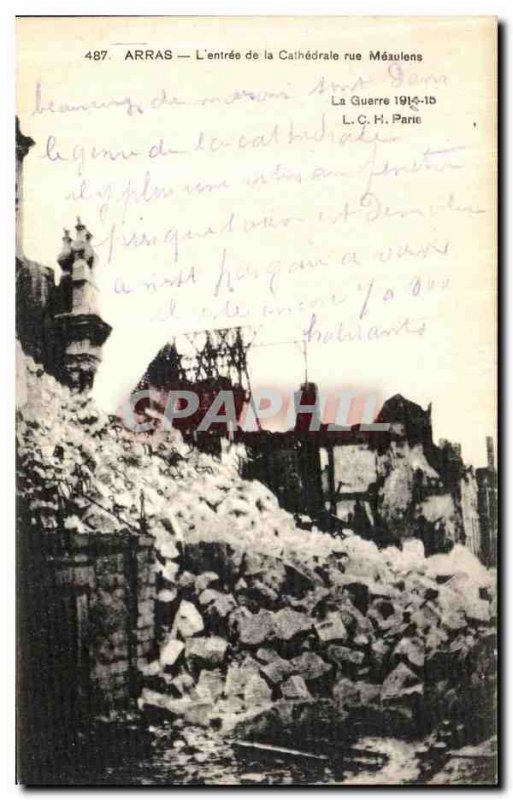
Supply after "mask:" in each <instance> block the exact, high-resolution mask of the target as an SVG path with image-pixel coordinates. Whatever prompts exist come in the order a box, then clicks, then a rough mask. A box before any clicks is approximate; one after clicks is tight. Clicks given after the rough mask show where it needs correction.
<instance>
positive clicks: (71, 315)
mask: <svg viewBox="0 0 513 800" xmlns="http://www.w3.org/2000/svg"><path fill="white" fill-rule="evenodd" d="M33 144H34V142H33V140H32V139H30V138H29V137H27V136H24V135H23V134H22V133H21V131H20V127H19V123H18V120H16V334H17V337H18V339H19V341H20V344H21V346H22V348H23V350H24V351H25V353H27V355H30V356H32V357H33V358H34V360H35V361H37V362H38V363H40V364H42V366H43V367H44V369H45V370H46V372H48V373H50V374H51V375H53V376H54V377H55V378H57V380H59V381H60V382H61V383H64V384H66V385H68V386H69V387H70V388H71V389H72V390H73V391H78V392H82V391H87V390H89V389H91V387H92V385H93V381H94V376H95V374H96V371H97V369H98V365H99V363H100V360H101V348H102V345H103V344H104V343H105V341H106V340H107V338H108V336H109V335H110V332H111V327H110V325H108V324H107V323H106V322H104V320H102V318H101V317H100V314H99V311H98V288H97V286H96V282H95V268H96V264H97V255H96V253H95V252H94V250H93V247H92V234H91V233H90V232H89V231H88V230H87V228H86V226H85V225H84V224H83V223H82V222H81V220H80V219H78V220H77V224H76V226H75V236H74V237H73V238H72V237H71V236H70V234H69V231H68V230H65V231H64V238H63V247H62V251H61V253H60V255H59V256H58V258H57V261H58V264H59V266H60V267H61V270H62V272H61V277H60V280H59V281H58V283H56V281H55V274H54V270H53V269H51V268H50V267H47V266H44V265H42V264H39V263H37V262H35V261H30V260H29V259H27V258H26V257H25V255H24V252H23V161H24V159H25V157H26V155H27V154H28V152H29V150H30V148H31V147H32V146H33Z"/></svg>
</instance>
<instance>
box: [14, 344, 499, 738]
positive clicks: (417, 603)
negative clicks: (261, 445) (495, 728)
mask: <svg viewBox="0 0 513 800" xmlns="http://www.w3.org/2000/svg"><path fill="white" fill-rule="evenodd" d="M25 365H26V373H27V378H26V381H25V385H26V392H25V396H24V401H25V402H24V405H23V406H22V407H21V408H20V409H19V410H18V430H17V436H18V459H19V463H18V470H19V480H20V487H21V489H22V492H23V498H24V504H25V506H26V511H27V514H28V516H29V519H30V522H31V523H32V524H33V525H34V526H36V527H37V529H38V530H40V531H41V534H42V535H45V534H51V533H52V532H55V531H56V530H58V529H60V528H61V527H64V528H65V529H67V530H70V531H77V532H79V533H87V531H89V530H91V529H94V530H96V531H104V532H106V533H109V532H120V533H121V532H126V531H130V530H132V531H136V532H138V531H140V530H141V527H144V528H146V529H147V530H148V532H149V533H150V534H151V535H153V536H154V538H155V548H156V553H157V563H156V577H157V589H158V594H157V598H156V603H157V611H158V614H157V617H158V618H159V619H160V622H159V626H160V629H159V631H158V635H157V640H156V643H155V644H156V646H157V647H159V649H160V653H159V655H158V656H155V657H154V658H153V660H152V662H151V663H150V664H148V665H147V666H146V667H144V668H142V667H141V669H142V672H143V680H144V681H146V682H147V685H146V686H145V688H144V691H143V693H142V695H141V698H140V701H139V704H140V706H141V707H143V708H146V709H149V708H151V707H155V708H158V709H160V710H161V711H165V712H166V713H169V714H170V715H171V716H172V717H173V718H181V719H184V720H189V721H193V720H194V722H195V724H200V725H206V726H208V725H210V724H214V721H215V724H221V725H222V726H223V730H231V729H234V728H235V727H236V726H242V727H244V725H247V727H248V729H249V727H251V726H252V727H251V729H252V730H253V731H261V732H262V736H264V733H265V735H266V736H267V735H269V736H271V733H269V731H271V730H274V728H276V727H278V728H280V731H281V734H282V735H283V736H284V738H285V741H290V739H291V737H293V736H295V732H296V731H298V730H301V731H303V730H308V729H309V728H311V726H312V720H313V719H314V718H315V719H316V725H318V726H320V727H319V730H326V735H327V736H328V735H329V732H330V731H331V732H333V730H335V729H336V731H337V735H338V736H340V737H342V738H341V740H343V738H344V736H345V735H349V731H350V729H351V726H353V727H354V725H353V723H354V720H355V719H357V721H358V724H359V725H360V726H365V725H368V726H369V728H370V729H371V730H373V731H374V730H375V729H379V726H380V725H381V726H382V728H383V730H385V731H388V730H390V731H392V730H394V731H395V732H396V734H398V735H406V731H407V730H410V731H411V726H412V725H414V724H421V723H422V720H423V719H425V720H429V719H431V720H432V719H433V717H434V715H435V712H436V714H438V713H440V714H443V713H446V714H447V716H450V715H451V714H453V716H454V718H455V720H456V722H457V723H463V724H466V722H465V717H466V716H468V715H469V713H470V712H469V709H472V708H475V709H479V707H480V705H479V704H480V702H481V700H482V699H483V698H485V700H486V703H488V700H489V697H490V696H493V692H494V687H493V676H494V674H495V659H496V653H495V647H496V645H495V636H494V631H495V626H496V596H495V595H496V591H495V583H496V580H495V574H494V571H492V570H487V569H486V568H485V567H484V566H483V565H482V564H481V563H480V562H479V561H478V559H477V558H476V557H475V556H473V555H472V554H471V553H470V552H469V551H468V550H467V549H466V548H465V547H464V546H463V545H461V544H456V545H454V546H453V547H452V549H451V551H450V552H448V553H443V554H438V555H432V556H429V557H426V556H425V553H424V548H423V545H422V542H421V541H419V540H413V539H405V540H404V541H403V542H402V547H401V548H398V547H386V548H385V549H382V550H380V549H379V548H378V547H377V545H376V544H375V543H374V542H371V541H366V540H364V539H362V538H360V537H359V536H356V535H354V534H352V533H351V531H349V530H347V529H345V530H344V531H343V532H342V533H341V534H339V535H337V536H334V535H331V534H329V533H325V532H322V531H319V530H317V529H316V528H315V527H313V526H312V527H311V529H309V530H305V529H304V528H298V527H297V526H296V522H295V520H294V517H293V516H292V515H291V514H289V513H288V512H286V511H285V510H283V509H281V508H280V507H279V505H278V502H277V500H276V498H275V497H274V496H273V495H272V493H271V492H270V491H269V489H267V488H266V487H265V486H263V485H262V484H261V483H259V482H258V481H251V482H249V481H246V480H244V479H243V478H241V477H240V475H239V474H238V472H237V471H236V467H235V465H234V463H222V462H221V461H219V460H216V459H215V458H213V457H212V456H209V455H206V454H205V453H201V452H199V451H198V450H196V449H194V448H190V447H189V446H188V445H185V444H184V442H183V440H182V438H181V436H180V434H179V433H178V432H176V431H169V432H166V433H162V434H153V435H149V434H137V435H136V436H135V435H134V434H133V433H132V432H130V431H128V430H126V429H125V428H124V427H123V425H122V424H121V423H120V421H119V420H118V419H116V418H112V417H108V416H106V415H104V414H103V413H101V412H100V411H98V409H97V408H96V406H95V404H94V401H93V400H92V399H91V398H90V397H88V396H84V395H81V394H78V395H73V394H71V392H70V391H69V390H68V389H67V388H66V387H63V386H61V385H59V384H57V383H56V382H55V381H54V380H53V379H52V378H51V377H49V376H48V375H45V374H44V373H43V372H42V370H41V368H40V367H39V366H38V365H36V364H35V363H34V362H33V361H31V359H28V358H27V359H26V361H25ZM42 409H44V414H42V413H41V410H42ZM385 489H386V492H389V490H390V486H388V485H387V486H386V487H385ZM392 498H393V493H392V492H391V491H390V493H389V494H386V496H385V500H386V501H387V502H389V503H392ZM396 512H397V519H398V520H399V521H400V513H399V512H400V509H399V508H397V509H396V508H395V507H393V508H392V505H391V506H390V519H395V516H394V515H396ZM398 524H399V522H398ZM483 702H484V701H483ZM422 703H425V706H426V708H428V709H429V711H430V713H429V714H417V715H415V714H412V713H411V712H412V709H414V708H417V709H418V708H420V709H421V708H422ZM414 704H416V705H414ZM488 706H489V703H488ZM362 709H365V710H366V711H365V713H366V716H365V715H363V712H362V714H361V716H360V717H358V716H357V715H358V713H359V710H362ZM454 709H460V710H459V711H454ZM271 710H272V713H271ZM475 713H478V711H476V712H475ZM259 714H262V715H264V716H262V717H259V716H258V715H259ZM265 715H267V716H265ZM315 715H317V716H315ZM355 715H356V716H355ZM458 715H459V716H458ZM250 719H251V724H250V722H249V720H250ZM220 720H221V723H220V722H219V721H220ZM408 725H410V728H408ZM273 726H274V728H273ZM401 731H403V733H401ZM305 735H306V734H305ZM242 738H246V737H244V736H243V737H242Z"/></svg>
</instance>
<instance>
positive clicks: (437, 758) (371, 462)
mask: <svg viewBox="0 0 513 800" xmlns="http://www.w3.org/2000/svg"><path fill="white" fill-rule="evenodd" d="M17 115H18V120H19V127H18V128H17V198H16V199H17V265H16V268H17V308H18V312H17V332H18V340H19V357H18V371H19V379H18V384H19V388H18V405H19V409H20V412H19V413H20V421H19V424H18V432H19V446H20V465H21V467H20V478H19V485H18V488H19V494H20V501H19V503H20V505H19V507H20V523H19V534H20V536H21V538H22V539H23V542H25V541H30V546H28V545H27V547H25V546H24V545H23V546H22V553H23V554H24V555H23V558H25V559H26V562H25V561H23V559H22V565H23V564H25V563H26V565H28V566H30V568H31V569H32V568H33V569H36V568H37V569H40V570H41V571H42V575H44V576H45V577H42V578H41V581H40V583H41V585H42V586H46V584H45V580H46V581H47V582H48V587H50V586H52V587H54V586H55V585H58V586H61V587H62V586H65V587H66V592H65V593H64V595H62V596H61V594H59V592H57V595H56V596H57V597H58V600H56V599H55V597H54V595H53V594H52V592H53V591H54V590H53V589H50V588H48V587H47V588H45V590H44V592H43V597H40V596H39V595H37V599H34V598H35V597H36V595H34V592H33V587H32V588H31V586H32V584H30V585H28V586H25V582H26V578H24V577H20V578H19V580H20V584H21V588H20V596H21V600H20V608H21V612H20V616H21V623H20V631H21V633H20V652H21V654H22V655H21V659H22V661H23V663H26V664H27V665H28V666H27V667H26V669H24V670H22V673H23V675H22V677H23V680H25V683H23V680H22V685H23V686H24V687H25V688H23V686H22V690H21V692H22V700H21V712H20V717H21V719H22V721H21V723H20V726H19V731H20V732H19V748H20V752H21V754H22V755H21V767H20V770H21V772H20V780H22V781H24V782H29V783H48V782H54V783H55V782H57V783H59V782H68V783H70V782H71V783H77V784H78V783H84V782H90V783H109V782H110V783H116V782H117V783H119V784H123V783H148V782H150V783H156V784H173V783H176V784H182V783H191V782H192V783H194V782H196V783H198V782H200V783H214V784H217V783H226V782H228V783H249V784H251V783H263V784H266V783H277V784H282V783H298V784H301V783H312V782H321V783H349V784H351V783H377V784H387V783H392V784H402V783H430V782H433V783H447V784H451V783H467V784H469V783H488V784H489V783H493V782H494V781H495V780H496V773H495V755H494V753H495V738H494V734H495V728H494V725H495V723H494V720H495V711H494V707H493V705H494V676H495V668H494V657H495V650H494V647H495V643H494V642H495V639H494V633H495V616H494V614H495V611H494V606H493V603H494V599H493V598H494V590H495V578H494V574H495V573H494V568H495V565H496V564H495V561H496V539H497V529H496V528H497V518H496V466H495V458H496V456H495V438H496V381H497V376H496V369H497V352H496V342H497V319H496V308H497V298H496V272H497V241H496V239H497V234H496V225H497V208H496V192H497V174H496V163H497V151H496V138H497V21H496V19H495V18H492V17H443V18H442V17H415V18H414V17H401V18H399V17H397V18H396V17H375V18H366V17H331V18H330V17H324V18H315V17H303V18H299V17H298V18H294V17H288V18H287V17H278V18H272V19H271V18H265V17H232V18H215V17H209V18H206V17H205V18H200V17H196V18H186V17H176V18H172V17H159V18H143V17H138V18H136V17H134V18H130V17H110V18H108V17H105V18H94V17H89V18H79V17H75V18H59V17H56V18H45V17H38V18H28V17H27V18H19V19H18V20H17ZM77 218H78V221H77ZM63 229H64V234H63ZM63 237H64V238H63ZM61 240H62V241H61ZM298 390H299V392H298ZM170 392H171V395H170ZM173 392H174V393H175V394H172V393H173ZM219 392H223V394H222V396H221V395H219ZM136 393H138V394H136ZM180 393H181V394H180ZM294 393H296V394H295V396H294ZM170 396H171V400H170V399H169V397H170ZM177 397H178V401H177V403H178V404H176V402H175V401H176V400H177ZM198 398H199V400H198ZM216 398H220V399H219V402H218V401H217V399H216ZM138 403H139V405H137V404H138ZM141 403H142V405H141ZM148 403H149V405H148ZM298 404H299V405H298ZM309 404H310V405H309ZM312 404H313V405H312ZM312 407H315V413H313V414H312V413H310V414H308V409H309V408H310V411H311V410H312ZM305 409H306V410H305ZM301 414H302V416H301ZM314 417H315V420H314ZM166 423H167V424H166ZM130 453H131V455H130ZM173 454H174V455H173ZM61 534H62V535H63V536H64V535H65V536H64V539H62V537H61ZM48 537H50V538H48ZM52 537H53V538H52ZM223 537H226V539H225V538H223ZM48 542H53V543H54V544H53V545H52V547H53V548H54V549H53V550H52V554H53V555H50V554H49V548H50V545H49V544H48ZM134 542H135V544H134ZM125 545H126V552H125V549H123V548H125ZM237 547H240V548H242V551H243V553H242V556H241V555H240V553H239V551H238V550H237ZM109 548H110V549H109ZM134 548H135V550H134ZM223 548H224V549H223ZM25 550H26V552H25ZM104 550H105V552H104ZM223 553H224V555H223V556H221V555H220V554H223ZM130 554H131V555H130ZM59 559H61V562H62V563H61V562H60V561H59ZM77 559H78V560H77ZM80 559H83V562H82V561H80ZM109 559H110V561H109ZM116 559H118V561H117V562H116ZM130 559H132V560H130ZM241 559H242V561H241ZM107 563H109V564H110V566H109V567H105V564H107ZM116 563H117V564H118V567H115V564H116ZM34 564H36V566H34ZM50 564H51V565H52V566H50ZM59 564H60V567H59V566H58V565H59ZM127 564H128V566H127ZM130 564H132V567H133V569H135V572H134V571H133V569H132V567H130ZM235 564H236V566H235ZM56 565H57V566H56ZM101 565H103V566H101ZM123 565H124V566H123ZM134 565H135V566H134ZM137 565H138V566H137ZM284 565H285V566H284ZM337 565H338V566H337ZM27 568H28V567H27ZM137 568H138V569H139V573H137ZM87 569H89V570H90V574H87V575H86V572H87ZM105 569H107V572H108V570H110V572H108V574H105ZM52 570H54V572H55V571H56V572H55V574H54V572H52ZM66 570H67V571H66ZM80 570H82V572H80ZM102 570H103V571H102ZM116 570H117V571H116ZM131 570H132V571H131ZM118 573H119V574H118ZM136 573H137V574H136ZM56 574H57V577H56ZM266 575H267V578H268V579H267V581H266V578H265V576H266ZM269 575H270V576H271V578H269ZM145 576H146V577H145ZM208 576H210V578H209V577H208ZM77 587H82V588H77ZM84 587H85V588H84ZM194 587H195V588H194ZM355 587H356V588H355ZM376 587H378V588H376ZM209 591H210V595H209V594H208V592H209ZM116 592H117V594H116ZM205 593H207V594H206V595H205ZM50 596H51V599H48V601H47V605H48V608H46V607H45V602H46V601H45V597H47V598H50ZM64 596H65V598H66V599H64V600H63V597H64ZM70 597H74V598H75V599H76V603H75V600H73V601H70V599H69V598H70ZM31 604H35V605H37V607H38V608H39V609H40V613H42V614H43V617H44V619H45V620H47V621H48V620H49V619H50V617H51V616H52V614H54V615H55V614H57V612H56V611H55V609H56V608H58V609H59V611H58V616H57V617H56V618H55V619H53V618H52V621H51V623H50V622H48V624H47V628H48V631H47V632H46V633H44V634H41V637H42V638H41V642H40V645H39V646H40V648H41V649H42V650H43V651H44V652H45V653H46V656H45V659H43V660H44V664H45V668H46V669H47V670H48V671H49V673H52V672H53V674H58V675H59V676H60V677H59V679H58V681H57V682H59V683H60V684H64V685H66V686H67V687H68V688H67V689H66V691H65V692H64V695H63V697H61V699H60V700H56V699H55V696H54V694H55V693H53V694H52V691H53V690H52V688H51V687H49V688H48V690H47V695H48V696H47V697H46V700H48V698H50V699H49V700H48V703H47V706H50V707H51V709H52V710H51V712H49V713H48V719H47V720H46V721H44V722H43V723H41V718H42V717H41V714H39V711H38V712H37V713H36V712H35V711H34V708H37V709H40V708H41V707H43V706H45V702H46V701H45V699H44V698H42V697H39V696H37V697H36V694H37V693H36V692H35V690H34V689H33V681H34V674H33V666H34V663H36V662H37V657H36V655H34V653H32V652H30V648H28V646H27V643H26V639H25V637H27V638H30V635H31V630H32V627H31V626H32V625H33V624H35V623H34V622H33V621H31V614H32V612H31V609H32V605H31ZM70 604H71V606H72V608H71V610H70ZM52 609H53V611H52ZM113 609H114V610H113ZM45 615H46V616H45ZM116 615H117V616H116ZM124 615H125V616H124ZM130 615H132V616H130ZM125 617H127V619H125ZM70 620H71V621H70ZM99 620H100V621H99ZM116 620H118V623H119V625H120V630H118V629H117V627H116V625H117V624H118V623H116ZM119 620H121V621H120V622H119ZM127 620H128V621H127ZM130 620H131V621H130ZM45 625H46V623H45V624H43V623H42V622H41V620H39V622H38V626H39V629H41V626H43V628H44V627H45ZM95 626H96V627H95ZM54 629H58V630H60V631H61V634H60V638H59V641H58V643H57V644H55V645H54V644H52V641H53V640H52V639H51V636H53V635H54V633H52V631H53V632H54ZM45 630H46V629H45ZM131 630H132V634H133V635H132V634H130V631H131ZM91 631H92V632H91ZM127 631H128V633H127ZM134 631H135V633H134ZM141 631H142V633H141ZM45 636H46V638H45ZM124 637H125V638H124ZM134 637H135V638H134ZM125 639H126V641H125ZM54 651H55V653H57V652H58V653H59V655H55V653H54ZM263 651H265V652H263ZM23 653H25V654H26V655H25V656H23ZM462 674H463V675H464V676H465V677H464V679H463V680H462V682H461V685H458V680H457V676H461V675H462ZM482 675H486V679H483V680H481V678H480V677H479V678H478V676H482ZM77 676H78V677H77ZM125 690H126V691H125ZM68 695H69V697H68ZM85 695H87V697H88V706H87V707H88V709H89V711H88V712H87V714H86V715H85V717H84V710H83V705H82V701H83V698H84V696H85ZM91 698H92V699H91ZM444 698H445V699H444ZM52 704H53V705H52ZM64 706H66V708H64ZM68 706H69V707H70V708H71V710H70V708H68ZM468 708H472V709H473V711H472V713H471V714H470V715H468V714H467V717H468V719H467V718H466V717H465V713H463V709H467V710H468ZM91 709H93V710H91ZM95 709H97V710H95ZM38 714H39V716H38ZM127 715H128V716H127ZM43 717H44V715H43ZM36 718H37V719H38V720H39V721H40V722H39V723H37V724H36V722H34V720H35V719H36ZM128 718H129V719H130V720H131V723H130V724H131V725H132V727H133V729H134V730H135V729H137V730H138V731H139V732H140V731H141V730H142V731H143V732H144V736H143V738H144V739H145V745H144V746H143V745H140V747H139V744H140V743H139V744H138V745H137V747H138V748H139V749H137V755H136V757H134V759H132V763H131V764H126V763H123V754H120V753H119V752H118V750H116V747H114V748H112V747H111V745H110V744H109V745H108V746H107V745H105V748H103V751H102V752H103V753H104V755H105V759H104V761H105V763H103V761H102V758H100V757H99V756H98V757H97V754H96V755H93V756H92V755H91V753H92V752H93V750H91V747H92V746H91V747H89V745H81V746H83V749H84V756H83V759H82V761H81V766H80V765H79V764H77V763H76V759H74V758H73V757H72V756H69V754H66V755H62V759H59V758H57V759H56V758H53V760H52V757H50V755H48V753H46V754H45V755H44V757H43V756H38V753H39V754H41V753H42V752H43V751H44V749H45V745H44V742H45V741H49V739H48V731H51V737H50V739H51V738H52V737H55V738H56V739H58V740H59V741H60V736H59V731H60V733H61V734H62V732H63V731H64V732H66V731H70V733H69V734H68V733H66V736H65V738H66V737H68V736H69V738H70V739H73V737H74V736H75V734H76V732H77V731H80V732H81V734H80V735H82V736H86V739H87V735H88V734H89V735H90V734H91V731H93V730H94V731H95V736H96V737H97V738H98V737H99V738H98V740H101V741H103V739H101V737H105V742H110V738H109V737H110V735H111V734H110V733H109V731H112V730H113V726H115V725H116V726H120V727H123V726H126V724H127V723H126V720H127V719H128ZM371 718H372V721H371V722H369V720H371ZM60 719H62V720H63V721H62V722H59V720H60ZM348 719H349V720H350V722H349V723H348V722H347V720H348ZM24 720H28V722H24ZM84 720H85V721H84ZM469 720H470V721H469ZM38 725H39V726H40V729H39V730H35V732H34V735H33V736H32V735H30V736H29V733H28V732H27V730H28V728H34V727H35V728H37V726H38ZM148 726H151V731H152V733H151V734H150V733H149V732H148ZM444 726H445V727H444ZM100 727H101V734H100V733H98V732H97V731H98V730H99V729H100ZM84 730H85V731H86V733H85V734H84V733H83V731H84ZM311 730H314V731H316V735H315V736H314V737H313V738H312V736H311V735H310V733H309V731H311ZM330 730H331V731H332V734H333V735H332V736H330V735H329V731H330ZM354 730H359V731H361V734H360V735H359V736H356V738H355V737H354ZM77 735H78V734H77ZM141 735H142V734H141ZM151 736H153V738H154V739H155V741H157V742H158V746H157V747H156V746H155V744H153V750H151V751H147V750H145V747H146V745H147V741H146V738H147V737H150V738H151ZM134 737H135V734H134ZM145 737H146V738H145ZM313 740H317V745H316V744H315V741H313ZM81 741H82V740H81ZM88 747H89V749H88ZM155 747H156V750H155ZM273 748H274V750H273ZM472 748H474V750H472ZM64 749H65V748H64ZM93 749H94V748H93ZM59 752H60V751H59ZM94 752H96V751H94ZM155 752H158V756H155ZM205 753H208V759H206V758H202V756H203V755H204V754H205ZM362 753H363V754H364V755H362ZM151 754H153V755H151ZM462 765H463V766H462ZM70 776H71V777H70Z"/></svg>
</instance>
